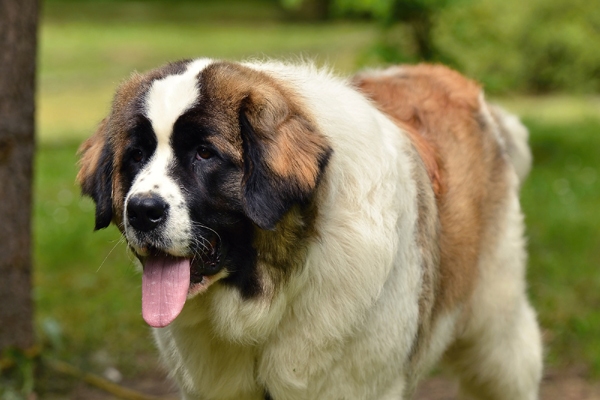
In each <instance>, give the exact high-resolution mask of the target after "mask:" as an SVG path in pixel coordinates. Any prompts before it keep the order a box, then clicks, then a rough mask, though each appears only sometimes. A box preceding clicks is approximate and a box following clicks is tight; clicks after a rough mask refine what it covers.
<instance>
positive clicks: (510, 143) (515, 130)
mask: <svg viewBox="0 0 600 400" xmlns="http://www.w3.org/2000/svg"><path fill="white" fill-rule="evenodd" d="M490 111H491V113H492V116H493V117H494V120H496V123H497V124H498V127H499V128H500V134H501V135H502V137H503V138H504V141H505V143H506V151H507V153H508V156H509V157H510V161H511V162H512V164H513V166H514V167H515V170H516V171H517V175H518V176H519V182H520V183H523V181H524V180H525V178H527V175H528V174H529V171H530V170H531V162H532V156H531V150H530V148H529V144H528V143H527V142H528V139H529V131H528V130H527V128H526V127H525V125H523V123H522V122H521V120H520V119H519V118H518V117H517V116H515V115H513V114H510V113H509V112H507V111H506V110H504V109H503V108H502V107H500V106H497V105H491V106H490Z"/></svg>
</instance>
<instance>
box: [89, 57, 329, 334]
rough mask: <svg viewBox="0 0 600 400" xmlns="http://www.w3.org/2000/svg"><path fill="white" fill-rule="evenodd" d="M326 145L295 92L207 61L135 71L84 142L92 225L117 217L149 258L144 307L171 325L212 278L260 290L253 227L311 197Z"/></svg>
mask: <svg viewBox="0 0 600 400" xmlns="http://www.w3.org/2000/svg"><path fill="white" fill-rule="evenodd" d="M330 153H331V149H330V148H329V146H328V144H327V141H326V139H325V138H324V137H323V136H322V135H321V134H320V132H319V131H318V128H317V126H316V124H315V123H314V121H313V119H312V117H311V116H310V115H309V113H307V111H306V110H305V109H304V108H303V107H302V104H301V102H300V101H299V99H298V96H297V95H296V94H295V93H294V91H293V90H292V89H290V88H288V87H286V86H285V85H284V84H282V83H281V82H279V81H277V80H276V79H274V78H272V77H270V76H269V75H268V74H266V73H264V72H260V71H256V70H253V69H251V68H249V67H246V66H242V65H238V64H231V63H222V62H221V63H215V62H213V61H211V60H196V61H182V62H178V63H173V64H169V65H167V66H165V67H163V68H160V69H157V70H154V71H151V72H149V73H147V74H145V75H134V76H133V77H132V78H131V79H130V80H129V81H127V82H126V83H124V84H123V85H122V86H121V87H120V88H119V90H118V92H117V94H116V96H115V100H114V103H113V108H112V110H111V113H110V114H109V116H108V117H107V118H105V119H104V121H103V122H102V123H101V125H100V127H99V129H98V131H97V132H96V134H95V135H94V136H92V137H91V138H90V139H88V141H86V142H85V143H84V144H83V146H82V148H81V154H82V156H81V169H80V172H79V174H78V181H79V183H80V184H81V186H82V190H83V193H84V194H86V195H89V196H91V197H92V198H93V199H94V201H95V202H96V229H101V228H104V227H106V226H108V225H109V224H110V222H111V221H112V222H114V223H115V224H116V225H117V226H118V227H119V229H120V230H121V231H122V233H123V234H124V236H125V238H126V239H127V242H128V244H129V246H130V248H131V249H132V250H133V252H134V253H135V254H136V255H137V257H138V258H139V259H140V261H141V262H142V263H143V265H144V274H143V285H142V291H143V301H142V307H143V315H144V318H145V319H146V321H147V322H148V323H149V324H150V325H152V326H165V325H167V324H169V323H170V322H171V321H172V320H173V319H174V318H175V317H176V316H177V315H178V314H179V312H180V311H181V309H182V307H183V305H184V303H185V300H186V298H189V297H192V296H195V295H198V294H199V293H201V292H203V291H204V290H206V289H207V288H208V287H209V286H210V285H211V284H212V283H214V282H216V281H217V280H223V282H224V283H226V284H231V285H234V286H236V287H238V288H239V289H240V291H241V292H242V295H244V296H248V297H250V296H253V295H255V294H256V293H257V292H258V291H260V283H259V277H257V276H256V275H257V273H256V266H255V264H256V246H255V243H254V240H255V232H256V231H257V230H259V231H260V230H274V229H276V228H277V225H278V223H279V221H280V220H281V219H282V218H283V216H284V215H285V214H286V213H287V212H288V211H289V210H290V208H292V207H293V206H294V205H300V206H302V205H306V204H308V203H309V202H310V201H311V198H312V196H313V193H314V190H315V188H316V186H317V184H318V181H319V179H320V177H321V175H322V173H323V171H324V169H325V167H326V164H327V161H328V159H329V155H330Z"/></svg>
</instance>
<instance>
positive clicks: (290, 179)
mask: <svg viewBox="0 0 600 400" xmlns="http://www.w3.org/2000/svg"><path fill="white" fill-rule="evenodd" d="M265 86H266V85H265ZM240 127H241V132H242V141H243V149H244V156H243V158H244V177H243V201H244V204H243V206H244V210H245V211H246V214H247V215H248V216H249V217H250V219H252V220H253V221H254V223H256V224H257V225H258V226H259V227H260V228H262V229H271V230H272V229H274V228H275V225H276V224H277V222H279V220H280V219H281V218H282V217H283V215H284V214H285V213H286V212H287V211H288V210H289V209H290V208H291V207H292V206H293V205H294V204H303V203H306V202H307V201H309V200H310V198H311V195H312V193H313V192H314V189H315V188H316V186H317V183H318V182H319V179H320V178H321V176H322V174H323V171H324V170H325V167H326V166H327V162H328V161H329V157H330V155H331V147H330V146H329V144H328V142H327V139H326V138H325V137H324V136H323V135H322V134H321V133H320V132H319V131H318V129H317V127H316V126H315V124H314V123H313V122H312V121H311V119H310V118H309V117H308V116H306V115H304V114H303V113H302V112H301V111H300V110H299V109H298V107H297V106H295V105H294V104H293V103H291V101H290V100H289V99H288V98H287V97H286V96H284V94H283V93H281V92H280V91H279V90H278V89H276V88H271V87H264V86H263V87H261V88H254V89H251V92H250V94H249V95H248V96H247V97H245V99H244V100H243V101H242V105H241V108H240Z"/></svg>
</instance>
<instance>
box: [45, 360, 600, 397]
mask: <svg viewBox="0 0 600 400" xmlns="http://www.w3.org/2000/svg"><path fill="white" fill-rule="evenodd" d="M72 384H73V386H72V389H71V390H70V391H69V393H62V394H56V395H51V394H50V393H48V396H43V398H44V399H48V400H58V399H71V400H117V399H118V398H117V397H115V396H114V395H111V394H110V393H107V392H105V391H103V390H100V389H98V388H95V387H93V386H91V385H89V384H87V383H85V382H72ZM119 385H121V386H123V387H126V388H129V389H133V390H136V391H139V392H140V393H144V394H147V395H152V396H158V397H164V398H165V399H176V398H177V392H176V390H175V388H174V386H173V384H172V383H171V382H169V380H168V379H167V378H166V376H165V375H164V374H163V373H162V372H160V371H154V372H151V373H146V374H144V375H143V376H138V377H135V378H132V379H125V380H123V381H122V382H120V383H119ZM456 393H457V384H456V382H455V381H453V380H452V379H451V378H449V377H446V376H443V375H439V376H434V377H431V378H428V379H427V380H425V381H424V382H423V383H422V384H421V385H420V387H419V389H418V391H417V393H416V394H415V397H414V399H413V400H455V399H456ZM540 400H600V382H594V381H590V379H589V378H588V374H587V371H586V369H585V368H583V367H574V368H569V369H562V370H549V371H547V372H546V374H545V376H544V380H543V381H542V387H541V391H540Z"/></svg>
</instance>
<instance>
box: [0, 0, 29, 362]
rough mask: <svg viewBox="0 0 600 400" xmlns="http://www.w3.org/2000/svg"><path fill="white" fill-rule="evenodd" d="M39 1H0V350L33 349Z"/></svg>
mask: <svg viewBox="0 0 600 400" xmlns="http://www.w3.org/2000/svg"><path fill="white" fill-rule="evenodd" d="M37 21H38V1H37V0H0V350H1V349H4V348H7V347H9V346H11V347H12V346H14V347H19V348H27V347H30V346H32V345H33V344H34V333H33V304H32V299H31V293H32V292H31V264H32V263H31V259H32V258H31V209H32V204H31V203H32V180H33V155H34V150H35V137H34V109H35V105H34V94H35V65H36V62H35V61H36V45H37Z"/></svg>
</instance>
